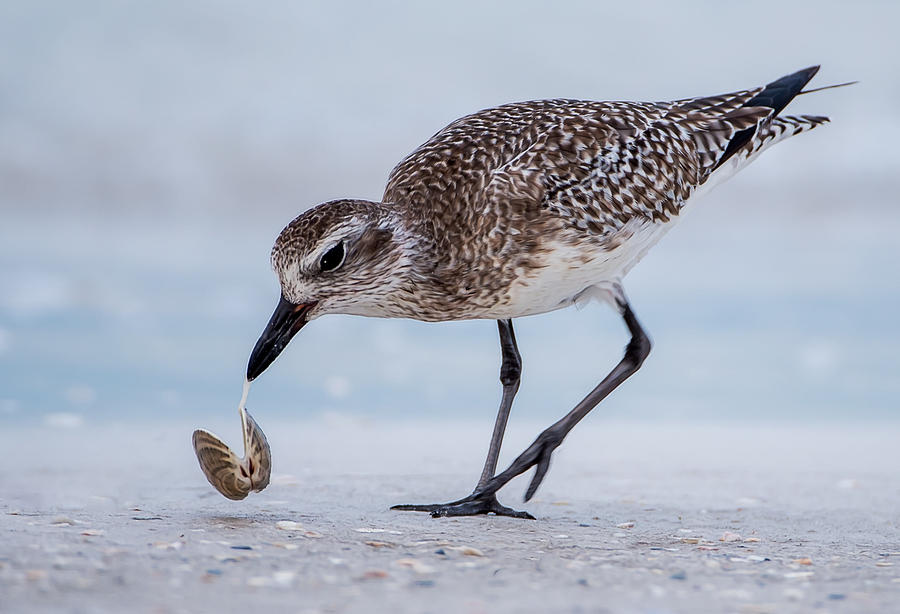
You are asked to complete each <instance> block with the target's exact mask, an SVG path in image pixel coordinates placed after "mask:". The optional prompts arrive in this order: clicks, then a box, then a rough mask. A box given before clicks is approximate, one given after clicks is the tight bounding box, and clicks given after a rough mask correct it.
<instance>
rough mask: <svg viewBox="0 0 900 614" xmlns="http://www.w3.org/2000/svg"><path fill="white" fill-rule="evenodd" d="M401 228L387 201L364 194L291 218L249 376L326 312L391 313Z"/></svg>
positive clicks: (276, 251)
mask: <svg viewBox="0 0 900 614" xmlns="http://www.w3.org/2000/svg"><path fill="white" fill-rule="evenodd" d="M404 234H405V233H404V231H403V229H402V228H401V227H400V225H399V222H398V216H396V215H395V214H394V212H393V211H392V210H391V209H390V208H389V207H387V206H385V205H383V204H381V203H374V202H368V201H360V200H336V201H331V202H327V203H324V204H322V205H318V206H316V207H313V208H312V209H310V210H308V211H306V212H304V213H303V214H301V215H300V216H299V217H297V218H296V219H295V220H294V221H292V222H291V223H290V224H288V225H287V226H286V227H285V228H284V230H282V231H281V234H280V235H279V236H278V239H277V240H276V241H275V246H274V247H273V248H272V267H273V268H274V270H275V273H276V274H277V275H278V281H279V282H280V284H281V299H280V300H279V302H278V306H277V307H276V308H275V313H273V314H272V317H271V319H270V320H269V323H268V325H267V326H266V328H265V330H264V331H263V333H262V335H260V338H259V341H257V342H256V346H255V347H254V348H253V352H252V353H251V354H250V361H249V363H248V365H247V379H248V380H251V381H252V380H254V379H255V378H256V377H258V376H259V375H260V374H261V373H262V372H263V371H265V370H266V368H267V367H268V366H269V365H270V364H272V361H274V360H275V359H276V358H277V357H278V355H279V354H280V353H281V351H282V350H283V349H284V348H285V346H286V345H287V344H288V342H289V341H290V340H291V339H292V338H293V336H294V335H296V334H297V332H298V331H299V330H300V329H301V328H303V326H304V325H305V324H306V323H307V322H309V321H310V320H313V319H315V318H317V317H319V316H321V315H325V314H328V313H343V314H353V315H374V316H379V315H388V314H387V313H386V311H385V310H386V309H388V305H389V304H390V300H389V299H390V295H391V293H392V291H393V289H394V288H395V287H396V286H397V284H398V283H399V282H400V280H401V278H402V276H403V270H404V269H405V268H406V264H407V257H406V254H405V250H404V241H403V236H404Z"/></svg>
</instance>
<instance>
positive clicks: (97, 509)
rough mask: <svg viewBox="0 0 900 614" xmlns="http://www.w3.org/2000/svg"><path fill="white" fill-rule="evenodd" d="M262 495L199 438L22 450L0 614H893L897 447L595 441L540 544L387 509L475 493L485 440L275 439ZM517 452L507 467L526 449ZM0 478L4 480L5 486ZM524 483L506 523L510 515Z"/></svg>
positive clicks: (828, 437) (587, 431) (1, 573)
mask: <svg viewBox="0 0 900 614" xmlns="http://www.w3.org/2000/svg"><path fill="white" fill-rule="evenodd" d="M259 419H260V423H261V424H262V425H263V427H264V429H265V430H266V432H267V434H268V436H269V440H270V442H271V444H272V450H273V456H274V465H275V471H274V474H273V480H272V484H271V485H270V487H269V488H268V489H267V490H265V491H264V492H263V493H261V494H254V495H251V496H250V497H249V498H248V499H246V500H244V501H242V502H232V501H228V500H226V499H224V498H223V497H221V496H220V495H218V494H217V493H216V492H214V491H213V490H212V488H211V487H210V486H209V485H208V484H207V483H206V481H205V479H204V477H203V476H202V474H201V473H200V470H199V469H198V467H197V464H196V459H195V458H194V456H193V451H192V449H191V446H190V432H191V429H192V428H193V427H194V426H204V427H208V428H211V429H212V430H214V431H215V432H218V434H220V435H222V436H223V438H224V439H225V440H226V441H229V442H230V443H232V444H237V443H239V432H238V424H237V420H236V419H235V420H233V421H230V420H226V419H223V420H222V421H221V423H216V424H204V425H192V424H189V423H184V424H182V425H165V426H158V425H144V426H140V427H136V426H134V425H119V426H102V427H96V428H92V427H90V426H82V427H76V428H55V429H52V428H46V427H41V428H36V427H35V428H24V427H23V428H12V429H8V430H5V431H4V432H2V433H0V444H2V445H3V448H4V450H6V451H7V459H8V461H7V464H6V471H4V472H3V473H2V477H0V491H2V502H0V512H2V515H0V530H2V536H3V537H2V541H0V543H2V545H0V595H2V596H3V597H2V599H0V610H2V611H3V612H51V611H52V612H121V611H131V612H198V611H245V610H246V608H256V609H257V611H259V609H260V608H262V609H272V608H275V610H274V611H292V612H310V613H312V612H473V613H476V612H648V613H649V612H653V613H664V612H739V613H758V612H778V613H781V612H806V611H815V612H888V611H892V610H893V609H894V608H896V604H897V603H898V602H900V475H898V468H900V450H898V447H897V445H896V443H897V441H900V427H898V426H897V425H889V426H883V425H872V426H859V427H847V426H827V427H822V426H818V427H815V428H810V429H807V428H803V427H800V426H785V425H773V426H770V427H761V426H753V427H743V426H736V425H734V426H715V427H713V426H682V425H668V426H666V425H662V426H659V425H657V426H649V425H647V424H619V423H613V424H610V423H603V422H602V421H599V420H598V421H594V422H589V423H588V424H586V425H584V427H583V428H581V429H576V431H575V432H574V433H573V435H572V436H571V437H570V439H569V440H567V441H566V443H565V445H564V446H563V447H562V448H561V450H560V453H559V454H558V456H557V457H555V464H554V466H553V467H552V468H551V471H550V474H549V477H548V479H547V481H546V482H545V484H544V486H543V487H542V488H541V490H540V491H539V492H538V494H537V496H536V498H535V500H534V501H532V502H530V503H528V504H526V505H524V508H525V509H527V510H529V511H530V512H531V513H533V514H534V515H535V516H536V517H537V520H536V521H522V520H513V519H508V518H496V517H478V518H464V519H432V518H430V517H429V516H427V515H423V514H416V513H399V512H392V511H389V510H388V507H389V506H390V505H392V504H395V503H405V502H433V501H441V500H447V499H451V498H456V497H458V496H462V495H464V494H467V493H468V492H469V490H470V489H471V487H472V484H473V481H474V480H475V478H476V477H477V474H478V471H479V468H480V463H481V460H482V459H481V456H482V454H483V446H484V445H485V444H486V441H485V438H486V437H487V436H488V431H489V426H488V424H487V423H485V424H481V423H477V424H475V423H472V424H468V423H467V424H439V423H434V424H427V423H422V424H393V425H391V424H378V425H376V424H374V423H369V422H366V421H352V420H338V419H331V420H311V421H306V422H293V423H288V422H285V423H277V422H276V423H271V421H270V422H269V423H267V422H266V420H265V417H264V415H261V416H259ZM537 428H538V425H537V424H516V425H514V427H513V428H512V429H511V432H510V434H509V439H508V442H507V445H506V447H505V452H506V453H505V454H504V456H503V458H502V459H501V460H502V461H506V462H508V461H509V460H510V459H511V458H512V455H513V452H517V451H518V450H519V449H520V448H522V447H523V446H524V445H525V444H527V443H528V442H529V441H530V439H531V438H532V437H533V435H534V433H536V432H537ZM10 460H11V463H10ZM525 486H526V482H525V480H524V479H522V478H519V479H518V480H516V481H515V482H513V483H511V484H510V485H509V486H508V487H507V488H506V489H505V490H504V491H502V492H501V501H503V502H504V503H507V504H509V505H520V506H521V505H522V503H521V494H522V492H523V491H524V488H525Z"/></svg>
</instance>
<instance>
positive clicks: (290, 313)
mask: <svg viewBox="0 0 900 614" xmlns="http://www.w3.org/2000/svg"><path fill="white" fill-rule="evenodd" d="M315 306H316V302H315V301H313V302H312V303H300V304H299V305H296V304H294V303H292V302H290V301H289V300H287V299H286V298H284V297H283V296H282V297H281V300H280V301H278V307H276V308H275V313H273V314H272V317H271V319H270V320H269V323H268V324H267V325H266V329H265V330H264V331H263V332H262V335H260V336H259V341H257V342H256V346H255V347H254V348H253V351H252V352H251V353H250V362H249V363H248V364H247V379H248V380H249V381H251V382H252V381H253V380H255V379H256V378H257V377H259V376H260V374H262V372H263V371H265V370H266V368H267V367H268V366H269V365H270V364H272V361H273V360H275V359H276V358H278V355H279V354H281V350H283V349H284V348H285V346H287V344H288V342H289V341H290V340H291V339H292V338H293V337H294V335H296V334H297V332H298V331H299V330H300V329H301V328H303V326H304V325H305V324H306V323H307V322H309V318H308V317H307V316H308V314H309V312H310V310H311V309H312V308H313V307H315Z"/></svg>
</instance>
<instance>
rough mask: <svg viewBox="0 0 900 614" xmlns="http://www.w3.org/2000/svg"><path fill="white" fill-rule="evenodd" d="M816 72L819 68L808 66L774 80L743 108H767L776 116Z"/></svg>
mask: <svg viewBox="0 0 900 614" xmlns="http://www.w3.org/2000/svg"><path fill="white" fill-rule="evenodd" d="M817 72H819V66H810V67H809V68H804V69H803V70H798V71H797V72H795V73H791V74H789V75H785V76H784V77H781V78H780V79H776V80H775V81H772V82H771V83H769V84H768V85H767V86H766V87H764V88H763V90H762V91H761V92H760V93H759V94H757V95H756V96H754V97H753V98H751V99H750V100H748V101H747V104H746V105H745V106H748V107H769V108H770V109H773V112H772V115H773V116H774V115H778V114H779V113H781V112H782V111H783V110H784V108H785V107H786V106H787V105H788V103H789V102H790V101H791V100H793V99H794V97H795V96H796V95H797V94H799V93H800V92H801V91H802V90H803V88H804V87H806V84H807V83H809V82H810V80H812V78H813V77H814V76H816V73H817Z"/></svg>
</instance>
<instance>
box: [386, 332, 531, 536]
mask: <svg viewBox="0 0 900 614" xmlns="http://www.w3.org/2000/svg"><path fill="white" fill-rule="evenodd" d="M497 327H498V329H499V330H500V350H501V353H502V356H503V362H502V363H501V365H500V383H501V384H503V398H502V399H501V400H500V409H499V410H498V411H497V420H496V421H495V422H494V432H493V434H492V435H491V444H490V446H489V447H488V453H487V458H486V459H485V461H484V469H483V470H482V472H481V478H480V479H479V480H478V484H477V485H476V486H475V490H474V491H473V494H471V495H469V496H468V497H465V498H463V499H459V500H457V501H452V502H450V503H434V504H426V505H415V504H413V505H395V506H393V507H392V508H391V509H392V510H402V511H412V512H429V513H431V515H432V516H434V517H436V518H437V517H441V516H475V515H478V514H496V515H498V516H512V517H514V518H530V519H534V517H533V516H532V515H531V514H529V513H528V512H519V511H516V510H514V509H511V508H508V507H506V506H504V505H500V502H499V501H497V495H496V490H495V491H493V492H491V493H487V494H485V495H484V496H476V493H478V492H479V491H481V490H482V489H484V488H485V486H487V484H488V483H489V482H490V480H491V478H493V477H494V472H495V471H496V470H497V458H498V457H499V456H500V445H501V444H502V443H503V435H504V433H505V432H506V423H507V421H508V420H509V410H510V408H511V407H512V403H513V399H514V398H515V396H516V392H518V390H519V382H520V380H521V376H522V356H521V355H520V354H519V348H518V346H517V345H516V335H515V333H514V332H513V326H512V320H497Z"/></svg>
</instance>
